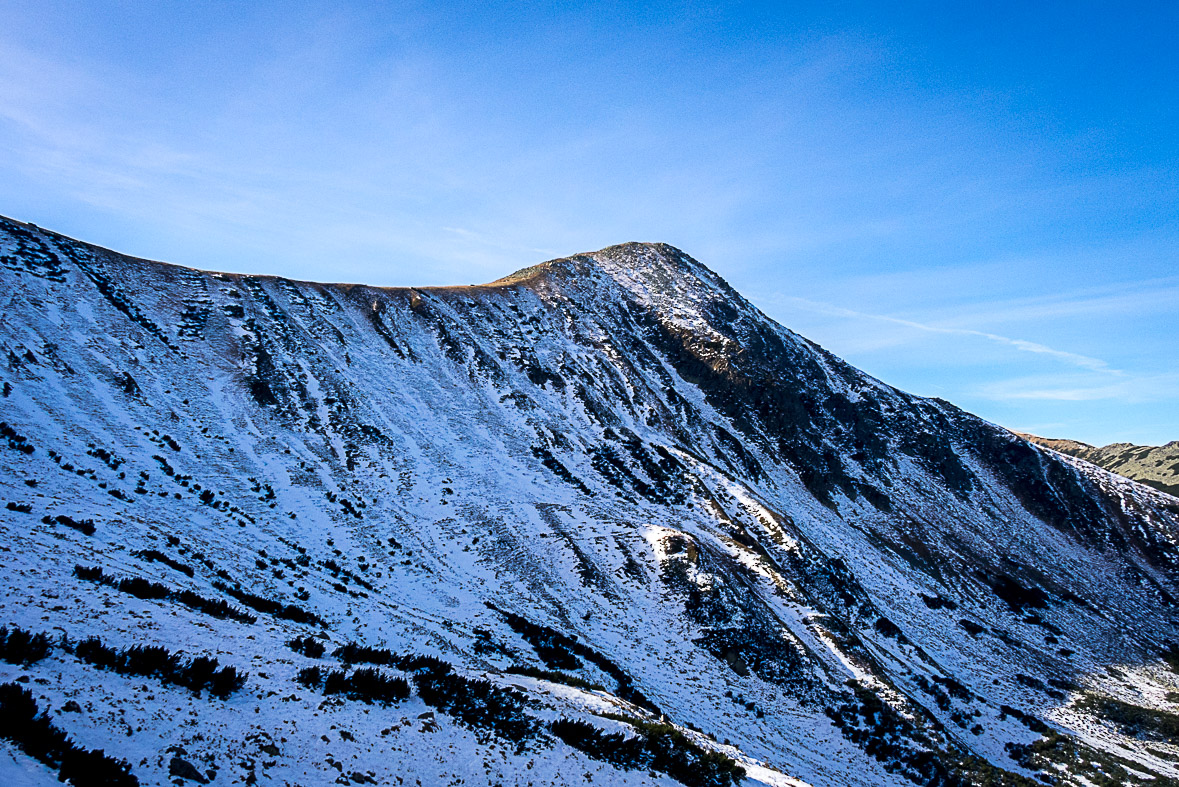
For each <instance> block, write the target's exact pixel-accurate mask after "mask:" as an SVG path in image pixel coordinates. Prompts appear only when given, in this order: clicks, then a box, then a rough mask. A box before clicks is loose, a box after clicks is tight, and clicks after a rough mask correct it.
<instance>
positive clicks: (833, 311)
mask: <svg viewBox="0 0 1179 787" xmlns="http://www.w3.org/2000/svg"><path fill="white" fill-rule="evenodd" d="M781 300H785V301H788V302H790V303H792V304H794V305H796V306H798V307H799V308H802V309H806V310H808V311H813V312H817V313H820V314H826V315H830V316H835V317H846V318H850V319H856V320H871V321H875V322H882V323H889V324H892V325H899V326H902V327H905V328H911V329H913V330H916V331H921V332H924V333H931V334H940V335H943V336H963V337H971V338H980V339H986V340H987V341H989V342H994V343H996V344H1000V345H1004V346H1006V347H1012V348H1014V349H1016V350H1019V351H1021V352H1029V353H1037V354H1039V355H1044V356H1046V357H1049V358H1052V359H1054V360H1056V361H1060V362H1061V363H1065V364H1068V365H1070V366H1076V367H1079V368H1081V369H1088V370H1089V371H1093V372H1100V373H1102V374H1107V375H1112V376H1120V375H1122V374H1123V372H1122V371H1121V370H1119V369H1115V368H1113V367H1111V366H1110V365H1109V364H1108V363H1107V362H1106V361H1104V360H1102V359H1100V358H1092V357H1090V356H1087V355H1082V354H1080V353H1074V352H1069V351H1067V350H1058V349H1055V348H1053V347H1049V346H1047V345H1044V344H1040V343H1039V342H1032V341H1028V340H1026V339H1017V338H1012V337H1010V336H1003V335H1000V334H997V333H991V332H989V331H980V330H975V329H973V328H952V327H944V326H938V325H929V324H927V323H922V322H917V321H915V320H906V319H902V318H900V317H891V316H889V315H884V314H869V313H866V312H860V311H855V310H853V309H846V308H843V307H841V306H834V305H832V304H829V303H822V302H819V301H813V300H808V299H806V298H798V297H793V296H789V297H785V298H782V299H781Z"/></svg>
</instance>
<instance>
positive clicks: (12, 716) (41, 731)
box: [0, 683, 139, 787]
mask: <svg viewBox="0 0 1179 787" xmlns="http://www.w3.org/2000/svg"><path fill="white" fill-rule="evenodd" d="M0 738H4V739H6V740H9V741H12V742H13V743H14V744H16V745H17V747H18V748H20V749H21V750H22V751H23V752H24V753H25V754H27V755H29V756H30V757H32V758H34V759H36V760H38V761H40V762H42V763H44V764H45V765H47V766H49V767H50V768H55V769H57V771H58V779H59V781H62V782H69V783H70V784H72V785H74V787H137V786H138V784H139V779H137V778H136V777H135V775H134V774H132V773H131V766H130V765H129V764H127V762H126V761H125V760H116V759H115V758H114V757H108V756H107V755H106V754H104V753H103V752H102V750H101V749H99V750H94V749H84V748H82V747H81V746H79V745H77V744H76V743H74V742H73V741H72V740H70V737H69V736H68V735H66V733H65V732H63V731H62V730H60V729H58V728H57V727H55V726H53V722H52V721H51V720H50V718H49V717H48V716H47V715H45V714H44V713H42V712H41V710H40V708H38V707H37V702H36V700H34V699H33V695H32V694H30V693H29V691H28V689H25V688H24V687H23V686H19V685H17V684H15V683H5V684H2V685H0Z"/></svg>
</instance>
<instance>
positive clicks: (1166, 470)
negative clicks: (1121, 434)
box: [1020, 434, 1179, 495]
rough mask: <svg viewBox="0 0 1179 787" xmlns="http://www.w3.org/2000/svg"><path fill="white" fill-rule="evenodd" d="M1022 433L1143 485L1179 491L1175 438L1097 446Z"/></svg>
mask: <svg viewBox="0 0 1179 787" xmlns="http://www.w3.org/2000/svg"><path fill="white" fill-rule="evenodd" d="M1020 436H1021V437H1026V438H1027V439H1028V440H1031V441H1032V442H1033V443H1038V444H1039V445H1042V446H1044V447H1045V448H1051V449H1052V450H1053V451H1059V452H1060V453H1062V454H1068V455H1069V456H1075V457H1078V458H1079V459H1084V460H1085V461H1086V462H1092V463H1093V464H1095V465H1097V466H1098V467H1104V468H1105V469H1106V470H1109V471H1111V472H1114V473H1117V474H1118V475H1124V476H1125V477H1126V478H1132V479H1134V480H1135V481H1137V482H1139V483H1141V484H1146V485H1147V486H1153V487H1154V488H1155V489H1161V490H1162V491H1164V492H1167V493H1169V494H1172V495H1174V494H1179V440H1172V441H1171V442H1169V443H1167V444H1166V445H1134V444H1133V443H1110V444H1109V445H1106V446H1101V447H1100V448H1098V447H1097V446H1092V445H1089V444H1088V443H1081V442H1078V441H1076V440H1055V439H1053V438H1050V437H1037V436H1036V435H1032V434H1024V435H1020Z"/></svg>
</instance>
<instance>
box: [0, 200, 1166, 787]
mask: <svg viewBox="0 0 1179 787" xmlns="http://www.w3.org/2000/svg"><path fill="white" fill-rule="evenodd" d="M0 266H2V267H0V277H2V283H3V289H2V290H0V291H2V292H3V293H4V295H3V297H4V307H3V314H2V317H0V320H2V324H3V329H2V331H0V342H3V347H2V348H0V349H2V351H3V353H4V358H5V364H6V365H5V368H4V370H3V373H2V375H0V377H2V380H0V383H2V388H3V396H2V398H0V432H2V435H3V442H2V443H0V457H2V459H0V485H2V486H3V494H4V497H5V504H4V505H5V506H6V507H4V508H3V509H2V510H0V528H2V533H3V538H2V540H0V566H2V567H3V571H2V574H0V576H3V583H2V588H3V594H4V595H3V599H2V601H0V626H3V627H4V629H3V631H2V632H0V659H2V662H0V719H4V720H5V722H6V724H0V737H2V738H4V739H5V742H4V743H3V744H2V745H3V746H4V747H5V748H4V753H3V756H0V782H3V783H6V784H8V783H11V784H41V783H43V784H46V785H48V784H50V783H53V782H54V781H55V780H56V779H57V775H58V773H59V772H60V774H61V775H62V777H63V778H69V779H72V780H73V783H75V784H84V783H88V782H86V781H85V779H86V778H87V777H86V776H82V775H78V774H83V773H88V774H90V776H89V778H90V779H91V780H92V781H91V782H90V783H103V784H133V783H136V782H139V783H143V784H154V783H161V782H163V781H165V780H173V781H175V782H178V783H185V782H196V783H202V782H207V783H235V782H238V781H243V782H246V783H250V784H256V783H257V784H260V783H266V784H322V783H327V782H336V783H350V784H365V783H373V784H393V783H399V784H400V783H405V784H413V783H420V784H423V785H433V784H458V783H463V784H468V785H474V784H487V785H493V784H521V785H527V784H535V785H541V784H546V785H548V784H570V783H575V782H576V783H583V782H585V783H588V782H590V781H592V782H594V783H597V784H601V783H607V784H632V783H633V784H669V785H670V784H678V783H682V784H686V785H692V786H695V785H717V786H718V787H720V786H721V785H728V784H733V783H737V782H741V781H742V780H744V781H745V782H751V783H764V784H769V785H799V784H812V785H824V786H830V787H837V786H838V787H844V786H845V785H851V784H854V785H902V784H923V785H925V784H929V785H966V784H978V785H983V784H1006V785H1025V784H1041V783H1049V784H1078V785H1080V784H1087V785H1091V784H1115V783H1116V784H1139V783H1141V784H1151V785H1165V784H1174V783H1176V781H1175V780H1176V779H1179V767H1177V764H1176V763H1179V746H1176V744H1175V737H1174V736H1175V730H1176V729H1177V728H1179V727H1177V726H1176V725H1177V724H1179V716H1177V715H1176V714H1177V713H1179V704H1177V700H1179V674H1176V672H1175V671H1174V669H1175V668H1179V650H1177V649H1176V646H1175V643H1177V642H1179V631H1177V628H1179V626H1177V624H1176V615H1175V612H1176V605H1177V604H1179V601H1177V599H1179V574H1177V570H1179V567H1177V563H1176V559H1177V554H1179V553H1177V551H1176V539H1177V537H1179V500H1176V499H1175V498H1173V497H1170V496H1169V495H1166V494H1163V493H1161V492H1158V491H1156V490H1153V489H1149V488H1147V487H1144V486H1141V485H1138V484H1136V483H1134V482H1131V481H1129V480H1126V479H1123V478H1120V477H1118V476H1115V475H1113V474H1110V473H1108V472H1106V471H1103V470H1101V469H1099V468H1096V467H1094V466H1092V465H1090V464H1088V463H1086V462H1082V461H1079V460H1074V459H1070V458H1067V457H1064V456H1062V455H1060V454H1057V453H1054V452H1051V451H1046V450H1043V449H1041V448H1039V447H1037V446H1035V445H1033V444H1031V443H1029V442H1028V441H1026V440H1025V439H1023V438H1021V437H1020V436H1017V435H1015V434H1012V433H1010V432H1008V431H1006V430H1004V429H1001V428H999V427H997V426H994V425H992V424H989V423H987V422H985V421H983V420H981V419H979V418H977V417H974V416H972V415H970V414H968V413H965V412H963V411H961V410H959V409H958V408H956V407H954V406H953V405H951V404H949V403H947V402H943V401H940V400H932V399H923V398H920V397H915V396H911V395H909V394H906V393H904V392H902V391H898V390H896V389H894V388H892V387H890V386H888V385H885V384H884V383H882V382H880V381H878V380H875V379H873V378H871V377H869V376H868V375H865V374H863V373H862V372H859V371H858V370H856V369H854V368H852V367H851V366H849V365H847V364H846V363H844V362H842V361H840V360H839V359H838V358H835V357H834V356H833V355H831V354H830V353H828V352H826V351H824V350H823V349H821V348H819V347H818V346H816V345H814V344H813V343H811V342H809V341H807V340H806V339H804V338H802V337H799V336H797V335H796V334H794V333H792V332H790V331H789V330H787V329H785V328H783V327H782V326H780V325H778V324H777V323H775V322H774V321H772V320H770V319H769V318H768V317H766V316H765V315H764V314H762V313H761V312H759V311H758V310H757V309H756V308H755V307H753V306H752V305H751V304H750V303H749V302H748V301H746V300H745V299H743V298H742V297H741V296H740V295H738V294H737V293H736V292H734V291H733V290H732V289H731V288H730V287H729V286H728V285H727V284H725V282H724V281H723V280H722V279H721V278H720V277H718V276H717V275H716V274H715V273H713V272H712V271H710V270H708V269H707V268H706V267H705V266H703V265H702V264H700V263H699V262H697V261H695V260H693V259H692V258H691V257H689V256H688V255H686V254H684V253H683V252H681V251H679V250H678V249H674V248H672V247H670V246H666V245H662V244H634V243H632V244H624V245H621V246H613V247H610V248H607V249H603V250H602V251H599V252H593V253H588V254H580V255H576V256H573V257H568V258H564V259H560V260H554V261H551V262H546V263H543V264H541V265H536V266H533V267H531V268H525V269H524V270H521V271H519V272H517V273H515V274H513V275H511V276H508V277H506V278H504V279H500V280H499V281H496V282H493V283H491V284H488V285H481V286H473V287H439V288H404V289H390V288H376V287H367V286H363V285H334V284H315V283H307V282H296V281H289V280H286V279H281V278H275V277H261V276H246V275H238V274H223V273H210V272H204V271H198V270H192V269H187V268H180V267H175V266H170V265H165V264H161V263H155V262H148V261H144V260H139V259H133V258H129V257H124V256H121V255H119V254H116V253H114V252H111V251H107V250H104V249H100V248H97V247H94V246H89V245H86V244H83V243H79V242H77V241H73V240H70V239H68V238H64V237H62V236H60V235H56V234H53V233H51V232H47V231H44V230H41V229H39V228H36V227H33V226H31V225H25V224H21V223H19V222H15V221H11V220H0ZM39 713H41V714H46V715H45V716H38V714H39ZM9 719H15V720H16V721H12V722H8V720H9ZM38 719H39V720H38ZM26 721H27V723H25V722H26ZM55 731H56V732H55ZM66 734H68V735H69V736H70V739H69V741H67V742H63V740H64V738H63V737H62V736H64V735H66ZM55 735H56V736H58V737H54V736H55ZM47 741H48V743H47ZM67 743H68V745H67ZM71 747H72V748H71ZM100 750H101V751H100ZM79 763H83V764H84V765H81V764H79ZM95 774H98V775H101V776H102V778H103V779H105V781H100V780H99V776H96V775H95Z"/></svg>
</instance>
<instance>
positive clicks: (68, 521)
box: [41, 514, 95, 536]
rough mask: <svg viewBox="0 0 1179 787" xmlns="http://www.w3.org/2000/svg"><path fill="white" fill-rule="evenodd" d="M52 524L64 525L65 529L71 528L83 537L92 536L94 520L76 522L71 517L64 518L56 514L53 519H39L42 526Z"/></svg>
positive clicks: (45, 517) (47, 517)
mask: <svg viewBox="0 0 1179 787" xmlns="http://www.w3.org/2000/svg"><path fill="white" fill-rule="evenodd" d="M54 522H56V523H57V524H59V525H65V526H66V527H71V528H73V529H74V530H77V531H78V532H79V533H81V534H82V535H85V536H92V535H94V530H95V527H94V520H93V519H82V520H76V519H74V518H73V517H68V516H66V515H65V514H58V515H57V516H54V517H50V516H44V517H41V523H42V524H46V525H51V524H53V523H54Z"/></svg>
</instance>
